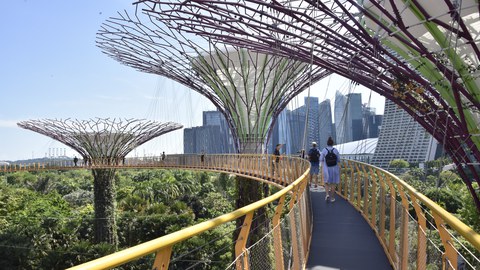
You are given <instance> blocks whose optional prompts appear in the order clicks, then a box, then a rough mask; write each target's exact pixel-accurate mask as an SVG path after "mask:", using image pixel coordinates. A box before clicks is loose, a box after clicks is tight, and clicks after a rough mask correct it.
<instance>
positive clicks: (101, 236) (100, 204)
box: [92, 169, 118, 246]
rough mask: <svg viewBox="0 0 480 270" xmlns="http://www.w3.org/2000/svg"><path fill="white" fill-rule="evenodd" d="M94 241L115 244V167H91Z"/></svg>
mask: <svg viewBox="0 0 480 270" xmlns="http://www.w3.org/2000/svg"><path fill="white" fill-rule="evenodd" d="M92 173H93V189H94V207H95V221H94V232H95V239H94V240H95V242H96V243H100V242H105V243H109V244H112V245H114V246H117V244H118V237H117V224H116V222H115V169H93V170H92Z"/></svg>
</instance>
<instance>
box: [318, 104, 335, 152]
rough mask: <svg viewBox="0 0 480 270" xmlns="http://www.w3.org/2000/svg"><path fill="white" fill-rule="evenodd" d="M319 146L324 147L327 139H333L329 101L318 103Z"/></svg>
mask: <svg viewBox="0 0 480 270" xmlns="http://www.w3.org/2000/svg"><path fill="white" fill-rule="evenodd" d="M318 123H319V130H320V135H319V142H318V143H319V146H320V147H321V146H324V145H326V143H327V140H328V137H332V138H334V135H335V134H334V132H333V123H332V108H331V107H330V99H326V100H324V101H322V102H320V106H319V120H318Z"/></svg>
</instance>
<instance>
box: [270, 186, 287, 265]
mask: <svg viewBox="0 0 480 270" xmlns="http://www.w3.org/2000/svg"><path fill="white" fill-rule="evenodd" d="M284 204H285V195H283V196H282V197H280V199H279V201H278V205H277V207H276V208H275V215H274V216H273V220H272V225H273V247H274V252H275V269H276V270H283V269H284V265H283V246H282V227H281V226H280V216H281V215H282V212H283V206H284Z"/></svg>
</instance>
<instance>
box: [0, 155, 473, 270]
mask: <svg viewBox="0 0 480 270" xmlns="http://www.w3.org/2000/svg"><path fill="white" fill-rule="evenodd" d="M281 162H282V166H280V169H279V170H275V173H274V170H273V167H272V157H271V156H268V155H209V156H206V157H205V159H204V160H203V159H200V157H199V156H198V155H170V156H169V157H168V158H167V159H166V160H161V159H159V158H151V159H131V160H127V162H126V163H125V164H114V165H112V164H103V163H102V162H101V161H100V162H98V164H96V163H94V165H92V166H84V167H75V166H72V164H29V165H9V166H2V167H0V172H3V173H9V172H15V171H38V170H51V169H57V170H60V169H61V170H67V169H71V170H75V169H92V170H95V169H104V168H111V169H132V168H177V169H186V170H205V171H215V172H225V173H230V174H235V175H239V176H242V177H247V178H250V179H252V180H255V181H260V182H263V183H268V184H270V185H274V186H276V187H278V188H279V191H278V192H276V193H275V194H272V195H271V196H269V197H267V198H264V199H262V200H259V201H257V202H255V203H252V204H250V205H247V206H245V207H242V208H240V209H237V210H235V211H233V212H231V213H227V214H224V215H221V216H219V217H217V218H214V219H211V220H208V221H204V222H202V223H199V224H196V225H193V226H191V227H188V228H184V229H182V230H180V231H177V232H174V233H171V234H168V235H165V236H162V237H159V238H156V239H153V240H150V241H148V242H145V243H142V244H139V245H137V246H133V247H130V248H127V249H124V250H121V251H119V252H116V253H113V254H110V255H108V256H105V257H102V258H98V259H96V260H93V261H90V262H86V263H84V264H81V265H78V266H75V267H73V268H70V269H111V268H113V267H116V266H120V265H124V264H126V263H128V262H131V261H134V260H137V259H139V258H142V257H145V256H150V254H155V261H154V263H153V267H154V268H156V269H168V266H169V264H170V260H171V256H174V257H179V256H182V254H175V253H174V252H173V253H172V251H173V247H174V245H175V244H177V243H179V242H183V241H185V240H187V239H189V238H191V237H194V236H196V235H200V234H202V233H204V232H207V231H209V230H211V229H213V228H215V227H217V226H220V225H222V224H226V223H228V222H234V221H236V220H238V219H239V218H242V219H243V225H242V226H241V229H240V227H239V229H240V233H239V236H238V238H237V239H236V240H235V257H236V259H235V260H234V261H233V262H232V264H231V265H230V266H229V267H228V268H227V269H236V270H242V269H248V270H255V269H258V270H265V269H270V268H272V267H267V268H265V267H264V266H263V264H262V263H263V262H265V261H267V262H269V264H270V266H273V268H272V269H278V270H286V269H298V270H300V269H309V270H329V269H342V270H345V269H347V270H348V269H392V268H393V269H480V259H478V257H476V256H475V254H474V253H473V252H471V251H470V250H469V249H468V247H466V246H465V245H464V244H463V243H467V242H468V245H469V246H470V249H471V250H474V252H475V250H476V251H480V235H479V234H478V233H477V232H475V231H474V230H473V229H472V228H470V227H468V226H467V225H465V224H464V223H463V222H461V221H460V220H458V219H457V218H456V217H455V216H453V215H452V214H450V213H448V212H447V211H446V210H445V209H443V208H441V207H440V206H438V205H437V204H435V203H434V202H433V201H431V200H430V199H429V198H427V197H426V196H425V195H423V194H421V193H419V192H418V191H416V190H415V189H414V188H413V187H411V186H410V185H408V184H407V183H405V182H404V181H402V180H401V179H399V178H398V177H396V176H395V175H393V174H391V173H389V172H387V171H384V170H382V169H380V168H377V167H374V166H370V165H368V164H365V163H361V162H357V161H352V160H342V163H341V181H340V184H339V186H338V189H337V191H338V193H339V194H340V195H341V196H343V198H347V199H348V201H346V200H344V199H342V197H341V196H337V201H336V202H335V203H333V204H332V203H326V202H325V201H324V196H325V193H324V192H322V191H321V190H319V191H315V192H310V191H309V190H308V188H307V185H308V174H309V171H310V166H309V163H308V161H306V160H304V159H300V158H296V157H284V158H282V161H281ZM269 204H271V205H276V206H275V213H273V216H271V221H270V224H271V227H270V231H269V232H268V233H267V234H266V235H265V237H264V238H262V239H261V240H260V241H259V242H257V243H255V244H253V245H251V246H247V245H246V242H247V241H246V240H247V239H248V237H249V233H250V228H251V225H252V220H253V216H254V213H255V212H256V211H257V210H258V209H260V208H262V207H264V206H267V205H269ZM311 207H312V208H313V209H311ZM312 212H313V213H312ZM259 246H264V247H267V248H270V247H272V251H273V252H264V253H263V255H262V254H260V252H258V253H257V250H258V249H257V248H258V247H259ZM194 250H197V249H194ZM265 250H266V249H265ZM272 253H273V254H272ZM257 255H258V256H257ZM272 255H273V256H272ZM307 256H308V257H307ZM260 265H261V266H260Z"/></svg>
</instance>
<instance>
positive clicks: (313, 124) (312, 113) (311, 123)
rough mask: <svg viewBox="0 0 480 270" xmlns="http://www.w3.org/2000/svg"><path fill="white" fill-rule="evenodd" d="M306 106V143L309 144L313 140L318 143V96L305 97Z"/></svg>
mask: <svg viewBox="0 0 480 270" xmlns="http://www.w3.org/2000/svg"><path fill="white" fill-rule="evenodd" d="M305 106H306V110H308V119H307V141H306V142H305V143H306V144H307V146H308V145H310V143H312V142H317V143H318V142H319V139H320V138H319V136H320V130H319V122H318V120H319V115H320V110H319V104H318V97H305Z"/></svg>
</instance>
